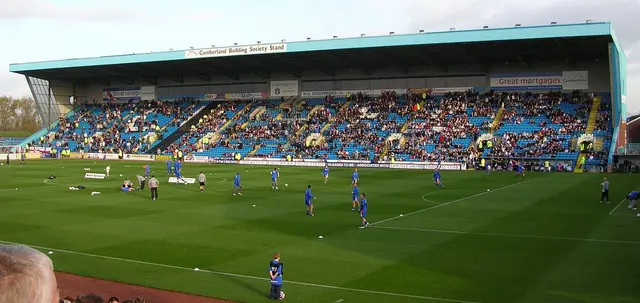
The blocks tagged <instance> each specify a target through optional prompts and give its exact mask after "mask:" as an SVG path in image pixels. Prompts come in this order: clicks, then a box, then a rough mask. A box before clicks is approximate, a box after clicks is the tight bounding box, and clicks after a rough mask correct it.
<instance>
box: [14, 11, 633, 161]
mask: <svg viewBox="0 0 640 303" xmlns="http://www.w3.org/2000/svg"><path fill="white" fill-rule="evenodd" d="M525 31H526V34H525ZM518 37H519V38H518ZM361 46H362V47H361ZM229 48H230V49H235V48H237V49H242V50H247V55H242V56H225V58H219V57H218V56H217V55H215V53H216V52H211V49H199V50H188V51H181V52H176V51H171V52H161V53H149V54H134V55H124V56H116V57H110V58H109V59H108V60H107V59H105V58H104V57H100V58H88V59H73V60H63V61H55V62H36V63H23V64H13V65H11V67H10V69H11V71H13V72H16V73H21V74H24V75H25V76H26V77H27V80H28V82H29V83H30V85H32V86H33V85H49V86H50V88H51V89H52V90H53V93H54V95H55V100H56V102H57V104H56V105H55V106H54V107H53V108H54V109H55V110H54V111H53V113H54V114H51V113H52V110H51V108H52V106H51V104H48V106H49V108H48V111H47V114H48V116H46V115H45V116H43V121H47V122H50V123H47V124H50V125H49V126H48V127H47V128H45V129H42V130H41V131H39V132H37V133H36V134H34V135H33V136H31V137H30V138H27V139H26V140H24V141H23V142H20V144H21V145H22V146H26V145H27V144H29V146H30V147H39V148H45V149H47V148H57V149H62V148H68V149H69V150H71V151H72V152H73V151H77V152H85V153H87V152H94V153H95V152H101V153H119V152H120V153H128V154H151V155H169V154H171V153H172V152H173V151H175V150H176V149H180V150H182V151H183V152H187V153H190V154H192V155H194V156H198V157H210V158H216V159H224V158H233V157H236V156H239V157H243V158H279V159H283V158H286V157H288V156H289V157H292V158H294V159H296V158H297V159H318V158H321V157H323V156H324V155H327V157H328V158H329V159H331V160H366V161H400V162H425V161H427V162H428V161H437V160H442V161H450V162H466V163H469V164H471V166H473V165H475V163H477V162H478V161H479V159H481V158H484V159H493V160H495V161H502V160H503V159H516V160H518V161H525V162H529V161H531V162H540V161H547V160H550V161H553V162H556V163H560V164H565V165H571V166H573V167H580V169H576V171H577V172H581V171H582V169H586V170H599V169H601V168H606V167H609V168H611V166H612V161H613V158H612V154H613V150H614V149H615V147H616V146H619V145H624V144H625V142H624V139H623V138H619V137H620V136H619V135H618V133H619V129H620V127H621V125H622V122H621V117H624V115H625V112H626V104H625V103H622V102H620V101H621V100H622V99H623V97H624V94H625V90H626V87H625V84H624V81H623V79H624V77H625V75H624V64H625V62H624V54H623V53H622V52H621V51H620V48H619V45H618V44H617V41H616V38H615V35H613V32H612V30H611V25H610V24H609V23H588V24H570V25H553V26H538V27H526V28H525V27H519V28H504V29H483V30H469V31H451V32H446V33H428V34H424V33H421V34H410V35H390V36H386V37H361V38H349V39H333V40H322V41H306V42H291V43H285V42H282V43H275V44H263V45H254V46H251V45H249V46H234V47H229ZM220 49H226V48H220ZM257 49H262V50H263V53H256V52H255V50H257ZM558 49H562V51H558ZM213 50H216V49H213ZM337 58H340V59H339V60H337ZM609 62H612V64H611V65H610V64H609ZM122 79H126V80H122ZM612 85H613V86H612ZM64 88H68V89H66V90H65V89H64ZM71 92H73V93H71ZM34 97H35V99H36V100H37V101H38V102H44V101H43V100H40V99H42V98H39V96H38V95H36V96H34ZM69 100H71V101H73V102H69ZM50 101H51V100H47V102H50ZM41 107H42V106H41ZM41 107H39V108H41ZM43 114H44V113H43ZM489 141H490V143H488V142H489ZM482 143H484V146H480V145H482ZM589 143H590V144H589ZM479 144H480V145H479ZM486 144H491V146H490V147H489V146H487V145H486ZM581 158H585V166H584V167H583V166H582V165H577V164H579V163H578V162H579V161H580V159H581Z"/></svg>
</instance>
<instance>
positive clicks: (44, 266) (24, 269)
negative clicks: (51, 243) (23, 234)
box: [0, 244, 57, 303]
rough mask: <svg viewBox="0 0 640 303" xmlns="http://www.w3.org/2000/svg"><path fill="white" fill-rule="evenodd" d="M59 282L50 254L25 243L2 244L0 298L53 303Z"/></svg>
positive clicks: (7, 301)
mask: <svg viewBox="0 0 640 303" xmlns="http://www.w3.org/2000/svg"><path fill="white" fill-rule="evenodd" d="M55 285H56V277H55V275H54V273H53V263H52V262H51V259H49V257H47V255H45V254H43V253H42V252H40V251H37V250H35V249H33V248H31V247H28V246H25V245H4V244H0V302H2V303H23V302H30V303H51V302H52V301H53V299H54V295H55V292H56V291H57V289H56V286H55Z"/></svg>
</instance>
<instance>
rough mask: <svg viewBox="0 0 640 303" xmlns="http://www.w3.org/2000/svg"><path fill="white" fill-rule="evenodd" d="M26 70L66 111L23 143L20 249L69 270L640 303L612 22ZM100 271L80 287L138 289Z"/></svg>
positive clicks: (216, 293) (19, 153) (13, 153)
mask: <svg viewBox="0 0 640 303" xmlns="http://www.w3.org/2000/svg"><path fill="white" fill-rule="evenodd" d="M9 68H10V71H11V72H14V73H18V74H22V75H24V76H25V78H26V81H27V82H28V84H29V87H30V89H31V91H32V94H33V97H34V99H35V101H36V103H37V108H38V111H39V113H40V115H41V117H42V120H43V122H44V125H46V127H45V128H43V129H41V130H40V131H38V132H36V133H34V134H32V135H31V136H30V137H28V138H26V139H24V140H22V141H20V142H12V143H11V144H10V146H5V147H3V150H2V155H0V157H1V158H0V160H2V162H3V166H1V167H0V169H1V171H2V174H0V180H1V182H0V183H1V184H2V185H1V186H0V197H1V199H0V204H1V209H2V212H1V213H2V215H0V243H3V244H9V245H14V244H24V245H28V246H30V247H32V248H34V249H37V250H39V251H41V252H43V253H45V254H47V255H48V256H49V258H51V260H52V261H53V264H54V267H55V270H56V271H57V272H58V273H59V274H61V275H62V274H63V273H64V274H69V275H77V276H81V277H90V278H96V279H99V280H95V281H103V280H107V281H113V282H118V283H121V284H118V285H121V286H118V287H120V288H122V289H125V288H127V287H132V286H131V285H135V286H136V287H148V288H149V289H158V290H167V291H172V292H175V293H184V294H191V295H197V296H200V297H208V298H217V299H220V300H227V302H266V301H268V300H269V299H270V295H272V293H273V286H272V285H274V283H276V282H274V281H276V280H277V279H278V278H274V276H272V275H275V276H279V279H281V280H279V282H277V283H280V282H281V284H278V287H281V288H277V289H278V290H281V293H278V294H277V296H280V295H282V296H284V293H285V292H286V299H284V298H281V299H284V300H289V301H292V302H333V303H339V302H345V303H350V302H380V303H382V302H461V303H480V302H483V303H484V302H531V303H540V302H545V303H552V302H598V303H605V302H611V303H613V302H639V301H640V289H639V288H638V287H637V285H636V283H635V282H634V281H636V279H637V277H638V276H637V275H638V272H639V271H640V262H639V261H638V256H639V255H640V234H639V233H638V232H637V229H638V224H640V219H639V218H637V217H640V215H638V214H637V210H636V205H634V203H635V202H637V198H638V197H637V191H638V190H640V185H639V184H638V179H637V177H635V175H634V174H628V173H626V172H627V171H624V172H625V173H620V172H622V171H623V170H622V169H624V167H622V166H621V165H620V161H621V159H622V158H624V156H623V155H622V154H625V151H626V150H627V149H629V148H630V145H629V144H628V143H629V142H627V135H626V133H627V125H626V122H625V119H626V116H627V113H626V97H625V95H626V70H625V69H626V59H625V54H624V53H623V51H622V48H621V46H620V45H619V43H618V41H617V38H616V35H615V33H614V31H613V26H612V24H610V23H607V22H603V23H598V22H587V23H584V24H555V23H553V24H551V25H543V26H530V27H526V26H520V25H516V26H515V27H512V28H488V27H485V28H481V29H477V30H455V29H453V28H452V29H451V30H450V31H445V32H423V31H421V32H419V33H413V34H400V33H393V32H391V33H389V35H385V36H366V35H364V34H363V35H362V36H360V37H354V38H338V37H334V38H333V39H327V40H314V39H310V38H309V39H306V41H299V42H287V41H284V40H283V41H278V42H259V43H256V44H254V45H231V46H223V47H220V46H212V48H209V49H188V50H182V51H166V52H153V53H144V54H128V55H118V56H105V57H97V58H79V59H67V60H59V61H48V62H32V63H17V64H12V65H10V67H9ZM145 185H146V186H145ZM609 186H610V188H611V193H610V194H608V193H609ZM154 192H155V195H154ZM605 192H606V193H607V195H606V196H607V197H604V196H605V195H604V193H605ZM631 192H636V196H634V195H632V194H630V193H631ZM608 196H610V198H611V200H609V197H608ZM369 210H370V211H369ZM275 253H279V255H280V256H281V259H280V260H279V263H278V262H276V263H277V264H280V265H279V267H276V268H277V269H276V270H273V268H274V267H273V264H276V263H273V262H272V263H271V264H270V266H271V267H270V268H269V269H267V263H268V262H269V261H271V260H272V258H273V256H274V254H275ZM285 263H286V264H287V265H286V266H284V264H285ZM285 269H286V270H285ZM58 279H59V282H58V283H59V284H60V285H63V282H61V280H60V278H58ZM96 283H98V282H96ZM277 283H276V284H277ZM96 285H97V284H96ZM270 287H271V288H272V291H271V292H270ZM96 288H99V287H97V286H95V285H94V286H92V285H90V284H86V285H84V286H83V288H82V289H78V290H74V291H75V293H62V292H63V291H65V292H66V289H67V288H66V286H65V287H63V286H60V291H61V295H63V296H70V297H75V296H76V295H79V294H81V293H91V292H92V293H96V294H100V295H102V296H110V295H116V294H117V293H121V292H119V290H118V288H115V289H113V290H112V289H109V290H106V289H96ZM141 289H142V288H139V290H137V291H138V294H140V295H145V293H143V291H142V290H141ZM145 289H146V288H145ZM108 292H111V293H108ZM147 296H148V295H147ZM134 298H135V296H134ZM148 298H150V297H149V296H148ZM195 298H196V297H193V299H189V300H183V301H178V300H177V299H176V300H173V299H156V300H155V301H154V300H152V299H148V302H205V301H198V300H200V299H195ZM198 298H199V297H198ZM207 302H208V301H207ZM219 302H220V301H219Z"/></svg>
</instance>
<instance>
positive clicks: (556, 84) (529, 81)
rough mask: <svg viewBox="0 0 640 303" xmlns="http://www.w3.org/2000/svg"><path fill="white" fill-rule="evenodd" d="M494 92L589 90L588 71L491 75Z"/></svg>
mask: <svg viewBox="0 0 640 303" xmlns="http://www.w3.org/2000/svg"><path fill="white" fill-rule="evenodd" d="M489 85H490V86H491V88H492V89H494V90H584V89H589V72H588V71H571V72H567V71H565V72H558V73H543V74H520V75H518V74H508V75H500V74H496V75H491V79H490V80H489Z"/></svg>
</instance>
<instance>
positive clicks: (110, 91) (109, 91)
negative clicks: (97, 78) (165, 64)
mask: <svg viewBox="0 0 640 303" xmlns="http://www.w3.org/2000/svg"><path fill="white" fill-rule="evenodd" d="M155 98H156V87H155V86H137V87H125V88H113V87H111V88H105V89H103V90H102V100H103V101H129V100H136V101H140V100H143V101H151V100H155Z"/></svg>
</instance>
